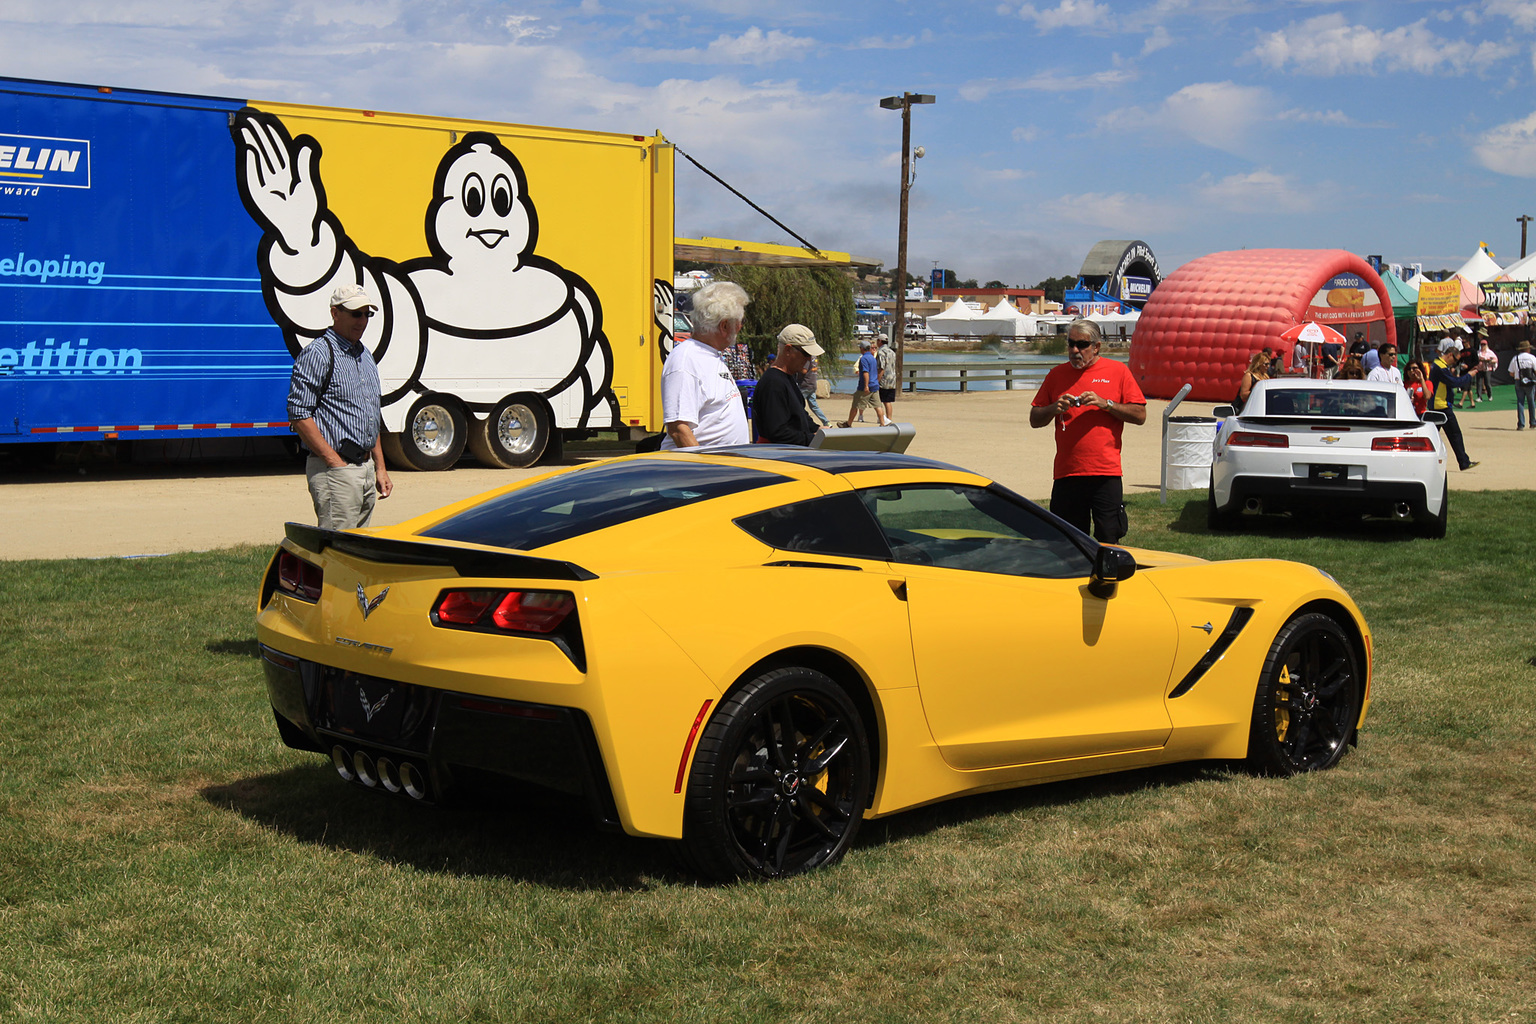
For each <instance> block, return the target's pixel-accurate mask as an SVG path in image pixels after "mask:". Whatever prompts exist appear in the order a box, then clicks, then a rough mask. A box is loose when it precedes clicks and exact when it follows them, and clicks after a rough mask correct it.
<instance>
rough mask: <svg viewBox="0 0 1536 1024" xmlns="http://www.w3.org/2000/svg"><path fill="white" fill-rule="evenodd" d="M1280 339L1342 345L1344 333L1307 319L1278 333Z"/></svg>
mask: <svg viewBox="0 0 1536 1024" xmlns="http://www.w3.org/2000/svg"><path fill="white" fill-rule="evenodd" d="M1280 340H1281V341H1304V342H1306V343H1307V344H1308V345H1342V344H1344V335H1342V334H1340V333H1339V332H1338V331H1336V330H1334V329H1333V328H1332V327H1324V326H1323V325H1322V324H1319V323H1313V322H1312V321H1311V320H1308V321H1306V322H1304V323H1299V324H1297V325H1296V326H1295V327H1292V328H1290V329H1289V330H1287V331H1286V332H1285V333H1284V334H1281V335H1280Z"/></svg>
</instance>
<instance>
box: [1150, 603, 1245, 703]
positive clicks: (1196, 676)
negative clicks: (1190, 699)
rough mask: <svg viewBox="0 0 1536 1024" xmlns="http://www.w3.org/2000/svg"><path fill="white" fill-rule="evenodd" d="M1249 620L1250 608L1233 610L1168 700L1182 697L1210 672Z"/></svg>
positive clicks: (1169, 695)
mask: <svg viewBox="0 0 1536 1024" xmlns="http://www.w3.org/2000/svg"><path fill="white" fill-rule="evenodd" d="M1251 618H1253V609H1252V608H1236V609H1234V610H1233V612H1232V617H1231V618H1230V619H1228V620H1227V626H1226V628H1225V629H1223V630H1222V631H1221V635H1220V636H1218V637H1217V638H1216V642H1215V643H1214V644H1212V645H1211V649H1210V650H1208V651H1206V652H1205V655H1204V656H1203V657H1202V658H1201V659H1200V660H1199V661H1197V662H1195V667H1194V668H1192V669H1190V670H1189V673H1188V674H1187V675H1185V676H1184V678H1183V679H1180V680H1179V685H1178V686H1175V687H1174V688H1173V692H1172V693H1170V694H1168V699H1169V700H1173V699H1174V698H1176V697H1182V696H1184V695H1185V694H1186V693H1188V692H1189V691H1190V690H1191V689H1193V688H1194V685H1195V684H1196V683H1198V682H1199V681H1200V680H1201V678H1202V677H1203V676H1204V675H1205V674H1206V673H1207V672H1209V671H1210V670H1211V666H1212V665H1214V664H1216V663H1217V662H1218V661H1220V660H1221V656H1222V655H1224V654H1226V653H1227V648H1228V647H1231V646H1232V641H1234V640H1236V639H1237V634H1239V633H1241V632H1242V631H1243V627H1244V626H1246V625H1248V620H1249V619H1251Z"/></svg>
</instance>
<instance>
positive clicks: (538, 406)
mask: <svg viewBox="0 0 1536 1024" xmlns="http://www.w3.org/2000/svg"><path fill="white" fill-rule="evenodd" d="M551 419H552V417H551V416H550V412H549V406H548V405H546V404H545V403H544V400H543V399H542V398H540V397H539V396H537V395H528V394H522V395H508V396H507V397H506V398H503V399H502V400H501V401H499V402H497V403H496V407H495V408H493V409H492V410H491V413H490V415H489V416H487V417H486V418H485V419H483V420H477V421H475V423H474V425H473V426H472V427H470V430H469V450H470V452H471V453H472V454H473V455H474V456H475V458H477V459H479V460H480V461H481V462H483V463H484V464H485V465H487V466H489V467H491V468H492V469H523V468H525V467H527V466H531V465H533V464H534V463H535V462H538V461H539V459H540V458H541V457H542V456H543V455H544V452H545V450H546V449H547V448H548V447H549V439H550V435H551V433H552V431H551V429H550V420H551Z"/></svg>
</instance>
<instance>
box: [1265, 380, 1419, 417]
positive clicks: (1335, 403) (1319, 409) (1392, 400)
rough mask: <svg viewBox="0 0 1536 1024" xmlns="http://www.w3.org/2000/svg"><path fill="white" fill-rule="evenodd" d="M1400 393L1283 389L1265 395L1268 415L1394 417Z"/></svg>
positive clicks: (1266, 413)
mask: <svg viewBox="0 0 1536 1024" xmlns="http://www.w3.org/2000/svg"><path fill="white" fill-rule="evenodd" d="M1396 409H1397V396H1396V395H1395V394H1393V393H1392V392H1391V391H1353V390H1350V391H1345V390H1342V389H1337V390H1336V389H1329V388H1284V389H1279V390H1274V391H1270V392H1269V393H1268V394H1266V395H1265V396H1264V415H1266V416H1349V417H1363V418H1366V419H1380V420H1390V419H1393V418H1394V416H1395V413H1396Z"/></svg>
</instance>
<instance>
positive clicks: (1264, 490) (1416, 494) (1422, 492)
mask: <svg viewBox="0 0 1536 1024" xmlns="http://www.w3.org/2000/svg"><path fill="white" fill-rule="evenodd" d="M1225 483H1226V488H1225V489H1226V492H1227V498H1226V500H1225V501H1222V499H1221V494H1220V491H1219V490H1218V494H1217V501H1218V504H1219V505H1220V507H1221V508H1223V509H1225V510H1233V511H1236V510H1241V509H1243V508H1244V507H1245V506H1247V505H1248V504H1249V503H1250V502H1251V501H1257V502H1259V503H1260V505H1261V506H1262V508H1263V510H1264V511H1268V512H1279V511H1286V510H1290V509H1296V508H1325V509H1339V510H1343V511H1349V512H1354V513H1358V514H1363V515H1383V516H1386V515H1392V514H1393V513H1394V511H1395V510H1396V509H1397V507H1398V506H1400V505H1406V506H1408V509H1409V510H1410V512H1412V513H1417V514H1420V515H1422V514H1425V513H1426V512H1429V513H1431V514H1432V513H1434V512H1436V511H1438V510H1436V509H1431V508H1430V507H1429V495H1428V492H1427V490H1426V488H1425V486H1424V484H1423V482H1422V481H1419V480H1369V479H1366V480H1355V479H1341V480H1332V481H1327V482H1322V483H1320V482H1318V481H1316V480H1315V479H1312V478H1309V477H1275V476H1255V475H1238V476H1233V477H1231V478H1230V479H1229V480H1227V481H1226V482H1225ZM1435 502H1436V504H1438V503H1439V495H1436V496H1435Z"/></svg>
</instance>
